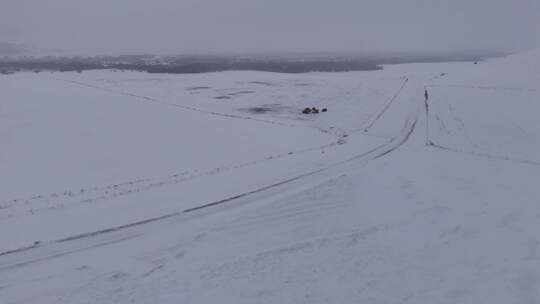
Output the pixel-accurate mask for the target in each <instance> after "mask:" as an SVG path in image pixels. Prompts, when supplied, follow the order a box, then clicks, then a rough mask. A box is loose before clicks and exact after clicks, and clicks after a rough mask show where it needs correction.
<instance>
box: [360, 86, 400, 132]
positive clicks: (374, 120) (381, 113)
mask: <svg viewBox="0 0 540 304" xmlns="http://www.w3.org/2000/svg"><path fill="white" fill-rule="evenodd" d="M408 82H409V78H407V77H406V78H405V79H404V80H403V83H402V84H401V87H400V88H399V90H398V91H397V92H396V94H394V96H392V98H391V99H390V100H389V101H388V103H387V104H386V105H385V106H384V107H383V108H382V110H381V111H380V112H379V113H377V115H375V116H374V117H373V119H371V121H370V122H369V123H368V124H367V125H366V126H365V127H363V128H360V129H358V130H353V132H354V131H359V130H362V129H363V131H364V133H368V132H369V130H370V129H371V128H372V127H373V125H374V124H375V123H376V122H377V121H379V119H381V117H382V116H383V115H384V113H386V111H388V109H389V108H390V107H391V106H392V104H393V103H394V101H396V99H398V97H399V96H400V95H401V92H403V89H405V86H406V85H407V83H408Z"/></svg>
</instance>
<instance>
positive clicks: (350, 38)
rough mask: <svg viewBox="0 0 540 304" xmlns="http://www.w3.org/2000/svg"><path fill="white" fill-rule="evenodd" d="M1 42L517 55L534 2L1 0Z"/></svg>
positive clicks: (535, 30)
mask: <svg viewBox="0 0 540 304" xmlns="http://www.w3.org/2000/svg"><path fill="white" fill-rule="evenodd" d="M0 7H1V9H0V42H1V41H9V42H14V43H23V44H28V45H33V46H36V47H39V48H47V49H62V50H65V51H67V52H75V53H84V54H120V53H133V54H135V53H154V54H179V53H231V52H233V53H248V52H347V51H351V52H352V51H392V52H403V51H407V52H420V51H422V52H439V51H463V50H490V51H512V52H514V51H521V50H526V49H531V48H537V47H540V1H538V0H512V1H510V0H333V1H330V0H272V1H266V0H227V1H224V0H155V1H143V0H129V1H128V0H118V1H107V0H93V1H82V0H48V1H43V0H0Z"/></svg>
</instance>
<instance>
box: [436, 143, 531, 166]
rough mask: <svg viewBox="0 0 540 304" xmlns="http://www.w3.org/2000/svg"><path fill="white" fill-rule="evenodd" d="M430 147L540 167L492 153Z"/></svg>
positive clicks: (522, 160) (440, 146)
mask: <svg viewBox="0 0 540 304" xmlns="http://www.w3.org/2000/svg"><path fill="white" fill-rule="evenodd" d="M430 147H433V148H435V149H439V150H444V151H449V152H454V153H461V154H467V155H472V156H477V157H483V158H487V159H495V160H504V161H510V162H514V163H520V164H526V165H533V166H540V162H537V161H534V160H528V159H519V158H513V157H509V156H504V155H495V154H490V153H484V152H475V151H466V150H461V149H455V148H450V147H445V146H442V145H439V144H436V143H432V144H431V145H430Z"/></svg>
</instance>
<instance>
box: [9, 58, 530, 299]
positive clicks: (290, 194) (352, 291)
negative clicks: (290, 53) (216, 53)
mask: <svg viewBox="0 0 540 304" xmlns="http://www.w3.org/2000/svg"><path fill="white" fill-rule="evenodd" d="M539 83H540V51H531V52H529V53H523V54H516V55H512V56H508V57H505V58H499V59H493V60H488V61H483V62H480V63H478V64H473V63H438V64H405V65H395V66H387V67H385V69H384V70H382V71H371V72H350V73H310V74H302V75H287V74H274V73H262V72H224V73H208V74H199V75H161V74H156V75H153V74H146V73H139V72H120V71H93V72H84V73H80V74H78V73H39V74H34V73H19V74H14V75H2V76H0V92H2V97H1V100H0V147H1V149H0V303H1V304H4V303H6V304H7V303H9V304H11V303H40V304H47V303H373V304H375V303H376V304H381V303H524V304H525V303H540V235H539V231H540V205H539V203H540V187H539V186H540V182H539V181H540V120H539V119H538V118H537V116H538V113H540V104H539V101H540V86H539ZM425 89H427V90H428V93H429V98H428V100H427V101H426V100H425V99H424V90H425ZM311 106H317V107H319V108H323V107H327V108H328V112H326V113H320V114H318V115H303V114H301V111H302V109H303V108H304V107H311Z"/></svg>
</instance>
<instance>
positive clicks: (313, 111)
mask: <svg viewBox="0 0 540 304" xmlns="http://www.w3.org/2000/svg"><path fill="white" fill-rule="evenodd" d="M327 111H328V109H327V108H323V109H322V110H319V108H317V107H311V108H309V107H308V108H305V109H304V110H303V111H302V113H303V114H319V113H320V112H327Z"/></svg>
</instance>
